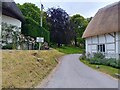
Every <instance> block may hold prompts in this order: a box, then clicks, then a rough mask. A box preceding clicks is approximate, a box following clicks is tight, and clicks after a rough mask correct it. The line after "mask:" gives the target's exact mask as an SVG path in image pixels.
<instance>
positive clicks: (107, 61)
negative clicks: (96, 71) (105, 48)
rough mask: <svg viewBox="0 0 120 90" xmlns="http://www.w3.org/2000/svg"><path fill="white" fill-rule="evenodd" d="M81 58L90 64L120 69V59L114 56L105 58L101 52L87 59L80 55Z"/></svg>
mask: <svg viewBox="0 0 120 90" xmlns="http://www.w3.org/2000/svg"><path fill="white" fill-rule="evenodd" d="M81 59H82V60H88V61H89V63H90V64H95V65H105V66H111V67H114V68H118V69H120V60H117V59H115V58H105V56H104V55H103V54H102V53H95V54H94V57H93V58H89V59H87V58H86V57H82V58H81Z"/></svg>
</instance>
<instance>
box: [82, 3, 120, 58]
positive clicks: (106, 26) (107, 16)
mask: <svg viewBox="0 0 120 90" xmlns="http://www.w3.org/2000/svg"><path fill="white" fill-rule="evenodd" d="M119 16H120V2H117V3H114V4H111V5H108V6H106V7H104V8H101V9H99V11H98V12H97V13H96V15H95V16H94V18H93V19H92V20H91V22H90V23H89V25H88V26H87V28H86V30H85V32H84V34H83V38H85V39H86V54H87V55H93V53H96V52H102V53H103V54H105V56H106V57H108V58H119V57H120V25H119V24H120V19H119Z"/></svg>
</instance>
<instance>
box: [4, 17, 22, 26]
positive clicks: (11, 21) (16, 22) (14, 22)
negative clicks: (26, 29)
mask: <svg viewBox="0 0 120 90" xmlns="http://www.w3.org/2000/svg"><path fill="white" fill-rule="evenodd" d="M2 22H4V23H7V24H11V25H15V26H18V27H21V24H22V23H21V21H20V20H18V19H15V18H12V17H9V16H5V15H2Z"/></svg>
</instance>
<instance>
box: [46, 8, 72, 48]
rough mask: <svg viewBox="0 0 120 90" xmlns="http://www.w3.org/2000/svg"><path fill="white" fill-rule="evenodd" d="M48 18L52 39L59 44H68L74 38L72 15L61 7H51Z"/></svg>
mask: <svg viewBox="0 0 120 90" xmlns="http://www.w3.org/2000/svg"><path fill="white" fill-rule="evenodd" d="M47 20H48V23H49V24H50V34H51V40H52V41H53V42H55V43H57V44H58V47H60V45H61V44H68V43H70V41H71V39H72V34H71V33H72V30H71V28H70V17H69V15H68V14H67V13H66V12H65V10H63V9H61V8H50V9H48V11H47Z"/></svg>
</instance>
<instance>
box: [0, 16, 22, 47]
mask: <svg viewBox="0 0 120 90" xmlns="http://www.w3.org/2000/svg"><path fill="white" fill-rule="evenodd" d="M1 22H4V23H7V24H8V25H9V24H11V25H14V26H17V27H19V28H21V24H22V23H21V21H20V20H18V19H15V18H12V17H9V16H6V15H2V21H1ZM19 32H21V30H19ZM0 33H1V31H0ZM0 35H1V34H0ZM2 39H3V38H2ZM11 40H12V38H10V40H9V41H11ZM0 45H2V46H4V45H6V44H5V43H0Z"/></svg>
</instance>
